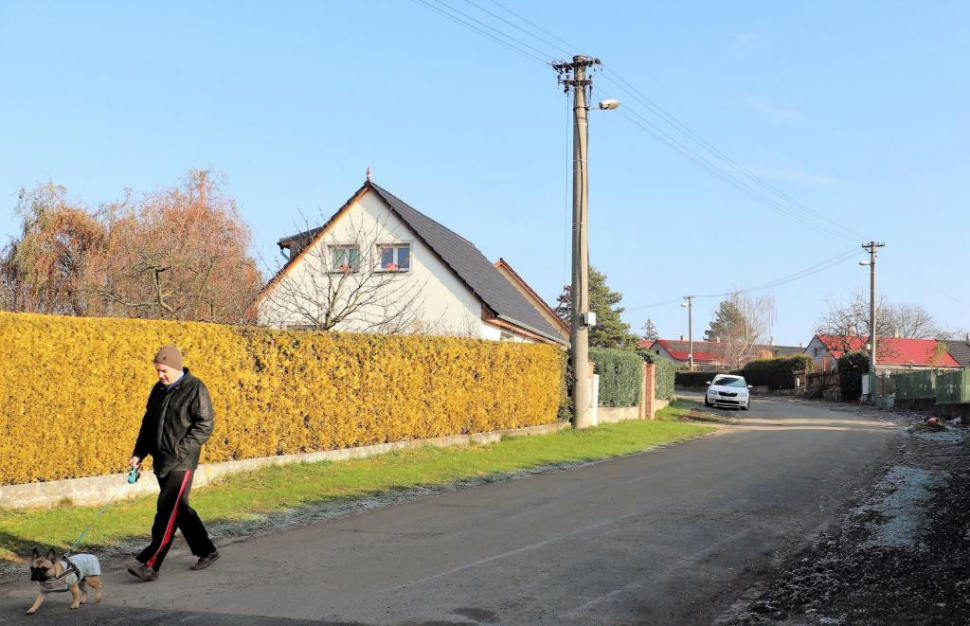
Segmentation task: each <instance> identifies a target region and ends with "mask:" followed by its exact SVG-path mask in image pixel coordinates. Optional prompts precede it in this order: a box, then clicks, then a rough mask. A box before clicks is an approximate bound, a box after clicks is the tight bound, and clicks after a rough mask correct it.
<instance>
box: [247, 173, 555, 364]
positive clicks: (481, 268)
mask: <svg viewBox="0 0 970 626" xmlns="http://www.w3.org/2000/svg"><path fill="white" fill-rule="evenodd" d="M278 245H279V247H280V249H281V251H283V252H284V253H285V254H287V255H288V256H287V259H288V260H287V262H286V264H285V265H284V266H283V267H282V268H281V269H280V271H279V272H278V273H277V274H276V275H275V276H274V277H273V278H272V280H270V281H269V283H268V284H267V285H266V287H265V288H264V289H263V291H262V293H261V294H260V295H259V297H258V298H257V300H256V303H255V307H256V316H257V320H258V322H259V323H260V324H261V325H265V326H270V327H274V328H289V329H314V328H329V327H330V326H328V325H329V324H330V323H331V322H332V320H333V319H334V318H333V316H334V315H342V314H345V313H347V311H350V310H352V312H351V313H350V314H346V315H344V316H343V317H341V318H340V321H339V322H338V323H336V324H335V325H333V326H332V329H333V330H338V331H346V332H371V333H374V332H377V333H381V332H405V333H407V332H420V333H425V334H442V335H460V336H469V337H475V338H480V339H492V340H496V341H521V342H534V343H554V344H559V345H566V344H568V332H567V333H566V338H564V335H563V329H562V326H561V324H560V323H558V322H557V321H556V320H554V319H551V318H550V315H549V311H548V310H547V309H548V308H549V307H548V305H546V304H545V302H543V301H542V299H541V298H539V296H538V295H536V294H535V292H534V291H533V290H532V289H531V287H529V286H528V285H527V284H526V283H525V281H524V280H523V279H522V278H521V277H520V276H519V275H518V274H517V273H515V272H514V271H513V270H512V269H511V266H509V265H508V264H507V263H505V262H504V261H499V263H497V264H495V265H493V264H492V263H490V262H489V261H488V259H486V258H485V256H484V255H483V254H482V253H481V252H480V251H479V250H478V248H476V247H475V245H474V244H472V243H471V242H470V241H468V240H467V239H465V238H464V237H462V236H461V235H458V234H457V233H455V232H453V231H451V230H449V229H448V228H446V227H445V226H443V225H442V224H440V223H438V222H436V221H435V220H433V219H431V218H430V217H428V216H426V215H424V214H423V213H421V212H419V211H418V210H417V209H415V208H414V207H412V206H410V205H409V204H407V203H405V202H404V201H403V200H401V199H400V198H398V197H397V196H395V195H393V194H391V193H390V192H389V191H387V190H386V189H383V188H382V187H380V186H378V185H376V184H374V183H373V182H371V181H370V180H369V179H368V180H367V182H365V183H364V184H363V185H362V186H361V187H360V188H359V189H358V190H357V191H356V192H354V194H353V195H352V196H351V197H350V198H349V199H348V200H347V201H346V202H345V203H344V205H343V206H342V207H340V209H338V210H337V212H336V213H334V214H333V216H332V217H330V219H329V220H327V222H326V223H325V224H324V225H323V226H321V227H319V228H313V229H310V230H307V231H305V232H301V233H298V234H296V235H292V236H289V237H284V238H282V239H280V240H279V242H278ZM328 315H330V317H328ZM552 315H553V317H554V316H555V314H554V313H553V314H552Z"/></svg>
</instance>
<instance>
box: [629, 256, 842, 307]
mask: <svg viewBox="0 0 970 626" xmlns="http://www.w3.org/2000/svg"><path fill="white" fill-rule="evenodd" d="M856 254H858V250H856V249H855V248H853V249H851V250H846V251H845V252H842V253H840V254H837V255H836V256H834V257H832V258H830V259H826V260H825V261H822V262H821V263H817V264H815V265H813V266H811V267H808V268H805V269H803V270H800V271H798V272H795V273H793V274H788V275H786V276H783V277H781V278H776V279H775V280H770V281H768V282H766V283H761V284H760V285H755V286H753V287H747V288H744V289H734V290H732V291H725V292H722V293H708V294H700V295H697V296H694V297H696V298H726V297H729V296H732V295H734V294H742V293H750V292H753V291H761V290H762V289H770V288H772V287H780V286H782V285H785V284H788V283H791V282H795V281H797V280H801V279H802V278H808V277H809V276H812V275H813V274H818V273H819V272H822V271H825V270H827V269H829V268H831V267H834V266H836V265H839V264H841V263H845V262H846V261H848V260H849V259H851V258H852V257H853V256H855V255H856ZM682 299H683V298H671V299H669V300H663V301H661V302H654V303H652V304H645V305H641V306H635V307H627V308H626V309H625V310H626V311H640V310H643V309H652V308H656V307H660V306H665V305H668V304H673V303H675V302H680V301H681V300H682Z"/></svg>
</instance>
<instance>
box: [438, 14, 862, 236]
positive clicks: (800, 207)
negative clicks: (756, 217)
mask: <svg viewBox="0 0 970 626" xmlns="http://www.w3.org/2000/svg"><path fill="white" fill-rule="evenodd" d="M435 1H436V2H438V3H439V4H443V5H444V3H443V2H442V1H441V0H435ZM490 1H491V2H492V3H493V4H494V5H496V6H497V7H499V8H501V9H502V10H504V11H506V12H507V13H509V14H510V15H512V16H514V17H515V18H517V19H518V20H520V21H522V22H523V23H525V24H528V25H529V26H531V27H532V28H534V29H538V30H539V31H541V32H543V33H545V34H546V35H548V36H549V37H552V38H554V39H556V40H558V41H560V42H562V43H563V44H565V45H566V46H568V48H569V49H567V48H563V47H562V46H560V45H558V44H555V43H553V42H552V41H550V40H549V39H546V38H544V37H541V36H539V35H537V34H536V33H535V32H534V31H532V30H529V29H527V28H524V27H522V26H519V25H518V24H515V23H513V22H511V21H510V20H507V19H505V18H504V17H502V16H500V15H497V14H496V13H494V12H493V11H490V10H488V9H487V8H485V7H483V6H481V5H480V4H477V3H476V2H474V1H473V0H465V2H466V3H468V4H469V5H471V6H473V7H475V8H477V9H478V10H479V11H482V12H483V13H486V14H487V15H490V16H492V17H493V18H495V19H498V20H500V21H501V22H503V23H505V24H508V25H509V26H512V27H513V28H515V29H517V30H519V31H521V32H523V33H525V34H526V35H528V36H530V37H533V38H535V39H536V40H538V41H541V42H542V43H544V44H546V45H547V46H551V47H552V48H555V49H557V50H560V51H562V52H566V53H567V54H568V53H569V52H570V49H571V50H578V49H579V48H578V47H577V46H575V45H574V44H572V43H570V42H568V41H566V40H565V39H562V38H561V37H559V36H557V35H556V34H555V33H552V32H551V31H548V30H546V29H545V28H542V27H541V26H540V25H538V24H536V23H535V22H533V21H531V20H529V19H528V18H526V17H524V16H522V15H521V14H519V13H516V12H515V11H513V10H512V9H509V8H508V7H506V6H505V5H503V4H502V3H500V2H498V1H497V0H490ZM445 6H449V5H445ZM449 8H451V9H452V10H453V11H456V12H458V13H461V14H462V15H464V16H466V17H468V18H469V19H473V20H475V21H476V22H478V23H479V24H482V25H484V26H486V27H487V28H489V29H490V30H493V31H495V32H497V33H499V34H501V35H502V36H504V37H507V38H510V39H512V40H514V41H516V42H517V43H520V44H522V45H526V46H528V47H529V48H530V49H531V50H534V51H536V52H539V53H540V54H545V52H544V51H542V50H540V49H539V48H536V47H534V46H529V45H528V44H526V43H525V42H522V41H521V40H518V39H515V38H513V37H511V36H510V35H508V34H507V33H504V32H503V31H501V30H500V29H497V28H495V27H493V26H489V25H486V24H485V23H484V22H482V21H480V20H477V19H476V18H474V17H471V16H469V15H468V14H466V13H463V12H461V11H458V9H454V8H453V7H449ZM603 77H604V78H605V79H606V80H608V81H610V82H611V83H613V84H614V85H616V86H617V88H619V89H621V90H622V91H623V92H624V93H626V94H628V95H629V96H630V97H632V98H633V99H634V100H635V101H637V102H639V103H640V104H641V105H642V106H644V107H646V109H647V110H648V111H649V112H650V113H652V114H654V115H656V116H657V117H659V118H660V119H661V120H662V121H664V122H665V123H667V124H669V125H670V126H671V127H672V128H673V129H674V130H676V131H677V132H678V133H680V134H681V135H683V136H684V137H686V138H687V139H688V140H690V141H691V142H693V143H694V144H695V145H697V146H699V147H700V148H702V149H703V150H705V151H706V152H708V153H709V154H711V155H713V157H715V158H716V159H717V160H718V161H720V162H722V163H723V164H725V165H726V166H727V167H728V168H730V169H728V170H724V169H722V167H721V166H720V165H718V164H716V163H714V162H711V161H710V160H709V159H707V158H706V157H703V156H702V155H700V154H699V153H697V152H696V151H695V150H692V149H691V148H689V147H687V146H686V145H684V144H683V143H682V142H681V141H679V140H677V139H675V138H674V137H672V136H671V135H669V134H668V133H666V132H665V131H663V130H661V129H660V128H659V127H657V126H656V125H654V124H652V123H651V122H649V121H648V120H647V119H646V118H644V117H643V116H639V115H638V117H640V119H641V120H642V121H643V122H645V123H646V124H648V125H650V126H651V127H653V129H654V130H655V131H656V133H659V134H661V135H663V136H664V137H665V138H666V139H667V140H668V141H663V140H661V139H660V137H658V136H657V134H655V133H650V134H651V135H652V136H654V137H655V138H656V139H658V140H661V143H664V144H665V145H667V146H668V147H670V148H672V149H674V150H676V151H678V152H681V154H683V155H685V156H688V158H693V159H694V160H695V161H696V160H697V159H701V160H703V161H704V163H703V166H704V168H705V169H707V170H708V171H709V172H710V173H712V174H714V175H715V176H718V177H719V178H721V179H723V180H726V179H727V178H730V179H732V180H733V181H734V182H733V183H732V185H733V186H735V187H736V188H739V189H740V188H741V187H745V188H746V189H745V190H744V193H746V194H747V195H749V196H752V197H755V198H756V199H759V200H760V201H762V202H765V203H767V204H769V206H772V207H773V208H774V209H776V210H778V211H781V212H782V213H784V214H785V215H787V216H789V217H792V218H795V219H799V220H800V221H801V222H802V223H804V224H807V225H810V226H814V227H815V228H817V229H818V230H820V231H821V232H823V233H825V234H828V235H830V236H837V237H841V238H843V239H846V240H849V237H850V235H849V233H852V231H851V229H848V228H846V227H845V226H844V225H843V224H841V223H838V222H835V221H834V220H832V219H830V218H828V217H827V216H825V215H823V214H821V213H819V212H817V211H814V210H813V209H811V208H810V207H808V206H806V205H805V204H803V203H801V202H799V201H797V200H796V199H794V198H793V197H791V196H790V195H788V194H786V193H785V192H783V191H781V190H780V189H778V188H777V187H775V186H774V185H772V184H771V183H769V182H767V181H765V180H764V179H763V178H761V177H760V176H758V175H756V174H754V173H753V172H752V171H751V170H749V169H748V168H746V167H744V166H743V165H741V164H740V163H738V162H737V161H736V160H734V159H732V158H731V157H730V156H728V155H727V154H725V153H724V152H723V151H721V150H719V149H718V148H717V147H715V146H714V145H712V144H711V143H710V142H709V141H707V140H705V139H704V138H703V137H701V136H700V135H699V134H698V133H696V132H695V131H693V130H692V129H691V128H690V127H688V126H687V125H686V124H684V123H683V122H681V121H680V120H678V119H677V118H676V117H674V116H673V115H671V114H670V113H669V112H668V111H666V110H665V109H664V108H663V107H661V106H660V105H659V104H657V103H656V102H654V101H653V100H651V99H650V98H649V97H647V96H646V95H645V94H644V93H643V92H642V91H640V90H639V89H637V88H636V87H635V86H634V85H632V84H631V83H630V82H629V81H627V80H626V79H625V78H623V77H622V76H620V75H619V73H618V72H616V71H614V70H612V69H609V70H607V71H606V72H605V73H604V74H603ZM604 93H606V92H605V90H604ZM634 114H636V113H635V112H634ZM672 144H673V145H672ZM731 170H733V171H734V172H737V173H738V174H740V175H741V176H743V177H744V178H746V179H748V180H749V181H751V182H752V183H754V184H755V185H757V186H759V187H761V188H763V189H765V190H767V192H769V193H771V194H774V195H775V196H777V197H778V198H781V200H782V201H783V202H782V201H779V200H775V199H773V198H771V197H770V196H765V195H764V194H763V193H762V192H757V191H755V190H754V189H752V188H751V187H749V185H748V183H745V182H744V181H743V180H741V179H739V178H738V177H737V176H736V175H735V174H734V173H732V171H731ZM785 203H787V204H790V205H791V206H786V204H785ZM792 207H797V210H796V209H793V208H792ZM802 213H804V215H803V214H802ZM859 238H861V236H860V235H859V234H858V233H852V240H858V239H859Z"/></svg>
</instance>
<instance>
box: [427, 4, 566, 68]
mask: <svg viewBox="0 0 970 626" xmlns="http://www.w3.org/2000/svg"><path fill="white" fill-rule="evenodd" d="M434 1H435V2H437V3H438V4H440V5H441V6H443V7H445V8H446V9H448V10H449V11H452V12H453V13H457V14H458V15H461V16H463V17H465V18H467V19H469V20H471V21H473V22H475V23H476V24H479V25H481V26H484V27H485V28H487V29H489V30H491V31H493V32H495V33H498V34H499V35H501V36H502V37H505V38H506V39H508V40H510V41H513V42H515V43H516V44H518V45H519V46H522V47H524V48H528V49H529V50H532V51H534V52H538V53H539V54H541V55H547V56H548V52H547V51H545V50H540V49H539V48H536V47H535V46H532V45H530V44H528V43H526V42H524V41H522V40H521V39H516V38H515V37H513V36H512V35H509V34H508V33H506V32H503V31H502V30H500V29H498V28H495V27H494V26H491V25H490V24H486V23H485V22H483V21H482V20H480V19H478V18H476V17H473V16H471V15H469V14H467V13H465V12H464V11H462V10H461V9H456V8H455V7H454V6H452V5H450V4H448V3H447V2H443V1H442V0H434ZM421 2H424V3H425V4H427V3H426V2H425V0H421Z"/></svg>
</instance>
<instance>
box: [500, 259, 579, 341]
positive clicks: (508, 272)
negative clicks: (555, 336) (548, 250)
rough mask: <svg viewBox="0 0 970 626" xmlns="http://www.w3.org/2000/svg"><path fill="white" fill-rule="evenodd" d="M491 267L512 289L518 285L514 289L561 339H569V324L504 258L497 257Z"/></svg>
mask: <svg viewBox="0 0 970 626" xmlns="http://www.w3.org/2000/svg"><path fill="white" fill-rule="evenodd" d="M493 265H494V266H495V269H497V270H498V271H499V273H500V274H502V275H503V276H505V278H507V279H508V280H510V281H512V286H513V287H515V286H516V285H518V287H516V289H518V291H519V293H522V294H523V295H524V296H525V297H526V299H527V300H529V301H530V302H532V305H533V306H534V307H536V308H537V309H539V313H540V314H542V316H543V317H544V318H546V320H548V321H549V322H552V325H553V326H554V327H555V328H557V329H559V332H560V334H561V335H562V336H563V338H568V337H569V335H570V330H571V329H570V327H569V324H568V323H567V322H566V321H565V320H564V319H562V318H561V317H559V314H558V313H556V310H555V309H554V308H552V307H551V306H549V303H547V302H546V301H545V300H543V299H542V296H540V295H539V294H537V293H536V292H535V290H534V289H533V288H532V287H530V286H529V283H527V282H525V279H524V278H522V277H521V276H520V275H519V273H518V272H516V271H515V270H514V269H512V266H511V265H509V262H508V261H506V260H505V259H504V258H501V257H499V260H498V261H496V262H495V263H493Z"/></svg>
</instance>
